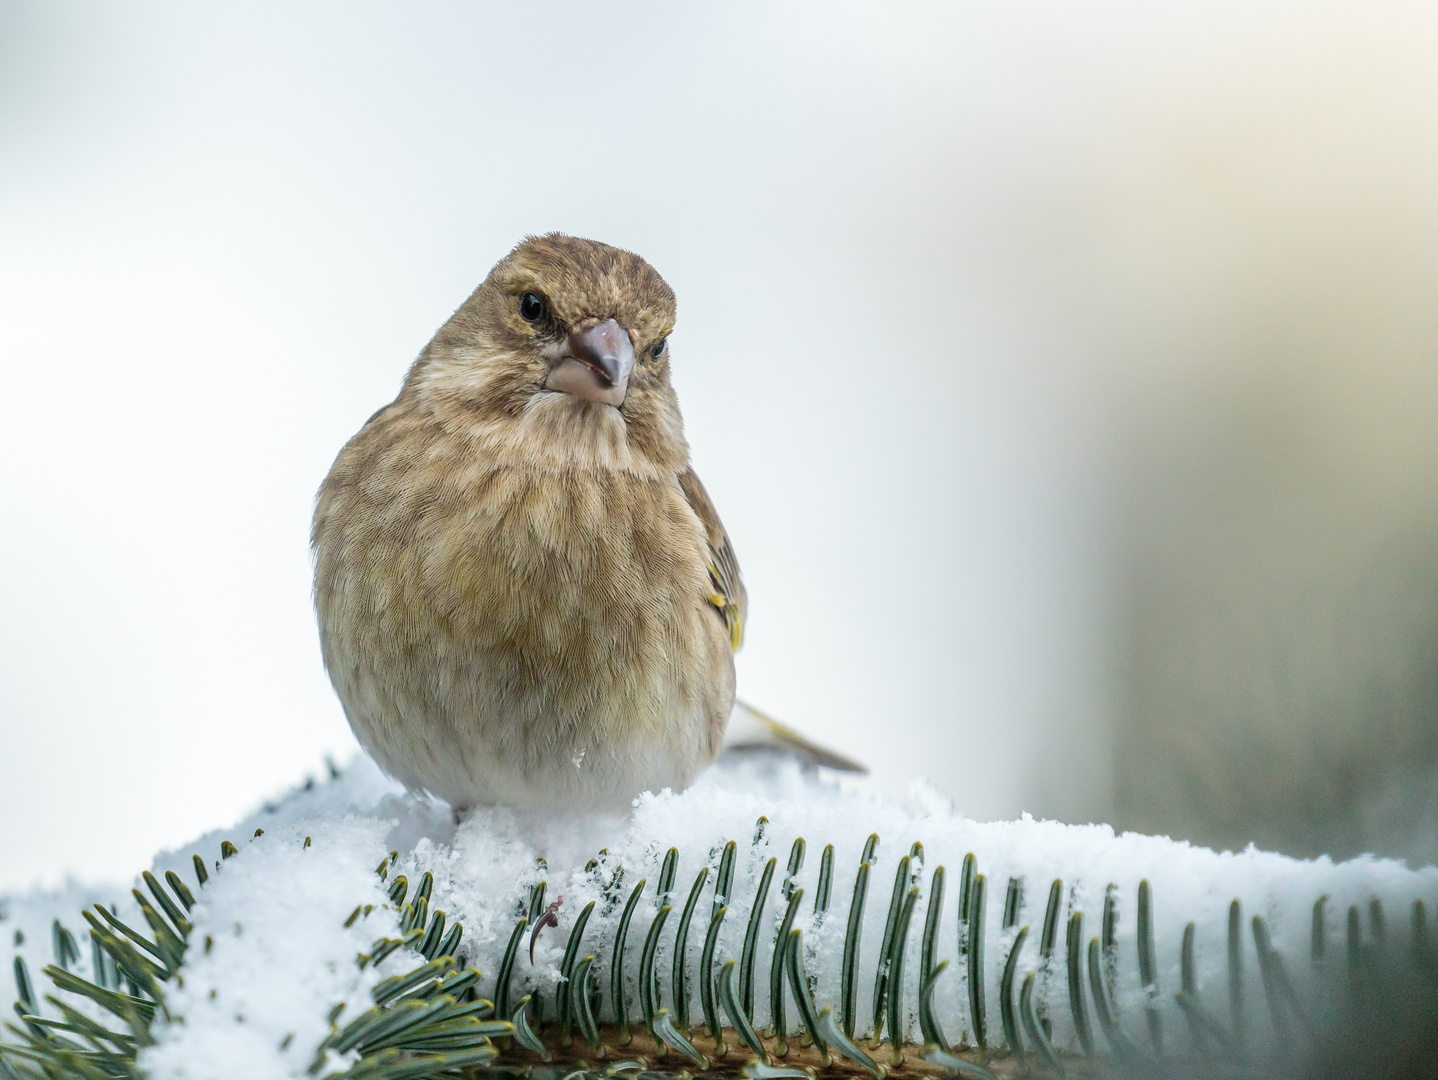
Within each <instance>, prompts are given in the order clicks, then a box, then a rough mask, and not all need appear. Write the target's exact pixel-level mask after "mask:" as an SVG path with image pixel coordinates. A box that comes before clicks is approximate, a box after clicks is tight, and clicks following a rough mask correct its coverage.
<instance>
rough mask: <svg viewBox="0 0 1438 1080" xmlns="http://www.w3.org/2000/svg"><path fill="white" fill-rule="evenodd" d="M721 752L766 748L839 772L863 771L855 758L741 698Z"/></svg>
mask: <svg viewBox="0 0 1438 1080" xmlns="http://www.w3.org/2000/svg"><path fill="white" fill-rule="evenodd" d="M724 749H725V751H726V752H727V751H741V752H742V751H753V750H767V751H771V752H775V753H780V754H787V755H789V756H791V757H795V758H798V759H799V760H800V761H801V762H803V763H804V764H806V765H822V766H824V767H825V768H826V769H838V770H840V771H842V772H852V773H867V772H868V771H869V770H868V768H866V767H865V766H863V765H861V764H860V763H859V762H857V761H852V760H850V759H849V758H846V757H844V756H843V755H842V754H836V753H835V752H834V751H832V750H829V749H827V748H826V747H823V746H820V745H818V744H817V743H814V742H810V741H809V740H808V739H806V738H805V737H804V736H803V735H800V734H799V733H798V732H797V731H795V730H794V729H793V728H789V727H785V726H784V725H783V724H781V723H779V721H777V720H775V719H774V718H773V717H772V716H769V715H768V714H766V713H762V712H760V711H759V710H758V709H756V708H754V706H752V705H746V704H745V703H744V702H742V701H735V702H734V712H733V714H732V715H731V716H730V717H729V727H728V730H726V731H725V733H724Z"/></svg>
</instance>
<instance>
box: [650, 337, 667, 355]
mask: <svg viewBox="0 0 1438 1080" xmlns="http://www.w3.org/2000/svg"><path fill="white" fill-rule="evenodd" d="M668 343H669V339H668V338H667V337H662V338H660V339H659V340H658V341H656V342H655V343H654V353H653V356H654V359H656V360H658V359H659V357H660V355H661V354H662V353H663V352H664V346H665V345H667V344H668Z"/></svg>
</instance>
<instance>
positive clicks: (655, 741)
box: [311, 233, 843, 812]
mask: <svg viewBox="0 0 1438 1080" xmlns="http://www.w3.org/2000/svg"><path fill="white" fill-rule="evenodd" d="M675 317H676V300H675V295H674V292H673V290H672V289H671V288H670V287H669V285H668V284H667V283H666V282H665V281H664V279H663V278H662V277H660V275H659V274H658V272H656V271H655V270H654V269H653V267H651V266H650V265H649V263H647V262H646V261H645V260H644V259H643V258H641V257H640V256H638V255H636V254H634V253H632V252H630V251H626V250H623V249H621V248H617V247H613V246H610V245H608V244H604V243H600V242H598V241H594V240H587V239H582V238H579V237H574V236H568V235H564V234H562V233H547V234H544V235H538V236H530V237H527V238H525V239H524V240H522V241H521V242H520V243H519V244H518V245H517V246H516V247H515V248H514V249H513V250H512V251H510V252H509V253H508V254H507V255H506V256H505V257H504V258H503V259H501V260H500V261H499V262H498V263H497V264H496V265H495V266H494V268H493V269H492V270H491V271H490V273H489V275H488V276H487V277H486V278H485V279H484V281H483V282H482V283H481V284H480V285H479V286H478V288H476V289H475V290H474V292H473V293H472V294H471V295H470V296H469V298H468V299H467V300H465V301H464V303H463V304H461V305H460V307H459V308H458V309H457V310H456V311H455V312H454V314H453V315H452V316H451V317H450V318H449V320H448V321H447V322H445V323H444V325H443V326H441V327H440V329H439V330H438V331H437V332H436V333H435V335H434V337H433V338H432V339H431V340H430V342H429V343H428V344H427V345H426V346H425V347H424V349H423V350H422V351H421V352H420V354H419V356H418V358H417V359H416V360H415V361H414V362H413V364H412V365H411V366H410V368H409V371H408V373H407V374H406V376H405V379H404V382H403V385H402V387H401V389H400V392H399V395H398V396H397V397H396V398H395V400H394V401H392V402H391V403H390V404H388V405H386V406H384V407H383V408H381V409H380V410H379V411H378V412H376V413H375V414H374V415H373V416H372V417H370V419H369V420H368V421H367V422H366V423H365V424H364V426H363V427H362V428H361V429H360V431H359V432H358V433H357V434H356V435H355V436H354V437H353V438H352V439H350V440H349V442H348V443H347V444H346V445H345V446H344V448H343V449H342V450H341V451H340V453H339V456H338V457H337V458H336V460H335V462H334V465H333V467H332V468H331V469H330V471H329V474H328V476H326V478H325V480H324V482H323V484H322V485H321V487H320V490H319V494H318V497H317V500H316V504H315V512H314V520H313V527H312V533H311V543H312V548H313V556H314V572H315V573H314V603H315V610H316V615H317V619H318V623H319V630H320V641H321V648H322V653H323V657H324V663H325V667H326V670H327V671H328V673H329V676H330V679H331V681H332V683H333V685H334V688H335V691H336V693H337V695H338V697H339V700H340V703H341V705H342V706H343V709H344V712H345V715H346V717H347V719H348V720H349V723H350V726H351V728H352V729H353V731H354V733H355V736H356V737H357V738H358V740H359V742H360V744H361V745H362V746H363V747H364V748H365V750H366V751H367V752H368V753H369V754H370V756H371V757H373V758H374V759H375V761H376V762H377V763H378V764H379V765H380V767H381V768H382V769H383V770H384V771H385V772H387V773H388V774H389V775H390V776H392V777H394V778H395V779H397V780H399V781H400V782H401V783H403V784H404V785H405V786H406V787H408V788H410V789H411V790H414V791H419V792H424V793H427V794H429V795H432V796H435V797H438V798H441V799H443V800H445V801H447V802H449V803H450V804H451V805H452V806H453V807H454V808H455V809H456V812H459V811H461V810H463V809H467V808H469V807H473V806H478V805H506V806H511V807H515V808H517V809H521V810H535V811H545V812H583V811H599V812H615V811H620V812H622V811H624V810H625V809H627V808H628V807H629V806H630V805H631V804H632V802H633V799H634V798H635V797H636V795H638V794H639V793H641V792H644V791H659V790H662V789H664V788H670V789H673V790H676V791H677V790H682V789H683V788H685V787H687V786H688V785H689V784H690V783H691V782H692V780H693V779H694V777H695V776H696V775H697V774H698V773H699V772H700V771H701V770H702V769H703V768H704V767H706V766H707V765H709V764H710V763H711V762H712V761H713V760H714V759H715V757H716V756H717V755H718V754H719V753H720V751H721V749H722V748H723V746H724V735H725V730H726V726H727V724H728V720H729V717H730V715H731V712H732V711H733V709H734V702H735V675H734V653H735V651H736V650H737V649H738V648H739V646H740V644H741V642H742V641H743V637H744V627H745V618H746V615H747V609H748V598H747V594H746V591H745V587H744V581H743V578H742V576H741V574H740V570H739V563H738V560H737V558H736V556H735V553H734V547H733V545H732V543H731V542H730V539H729V535H728V533H727V532H726V531H725V528H724V525H723V522H722V521H721V520H720V517H719V514H718V512H717V511H716V510H715V507H714V503H713V501H712V500H711V499H710V497H709V494H708V492H707V491H706V490H705V488H704V485H703V484H702V483H701V482H700V480H699V476H698V474H697V473H696V472H695V471H694V468H693V466H692V464H691V463H690V459H689V447H688V444H687V442H686V440H685V436H684V425H683V418H682V416H681V414H680V409H679V401H678V398H677V396H676V394H675V391H674V386H673V383H672V381H671V368H670V360H671V355H670V353H671V349H670V346H669V337H670V334H671V332H672V331H673V329H674V325H675ZM754 715H755V716H756V717H758V718H759V719H758V720H755V719H754V718H753V717H751V718H750V719H749V722H748V723H747V725H746V730H747V731H749V735H748V736H747V739H748V745H752V744H754V743H755V742H756V741H757V742H760V743H765V742H767V743H770V744H776V745H777V744H782V743H784V742H786V741H788V742H789V743H791V744H792V745H794V746H795V747H799V748H802V747H805V746H808V745H809V744H807V742H806V740H804V739H803V738H802V737H801V736H799V735H798V734H797V733H796V732H792V731H790V730H789V729H787V728H784V727H783V725H780V724H778V723H777V722H776V721H773V720H772V718H769V717H767V716H765V715H764V714H760V713H755V714H754ZM756 733H757V734H756ZM823 753H824V752H822V751H821V752H820V755H821V757H822V754H823ZM808 760H817V759H815V758H814V757H813V756H812V754H811V755H810V757H809V759H808ZM838 760H841V761H842V760H843V759H838Z"/></svg>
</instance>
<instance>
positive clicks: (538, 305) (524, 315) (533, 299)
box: [519, 292, 544, 322]
mask: <svg viewBox="0 0 1438 1080" xmlns="http://www.w3.org/2000/svg"><path fill="white" fill-rule="evenodd" d="M519 317H520V318H521V319H523V320H524V321H525V322H538V321H539V320H540V319H541V318H543V317H544V300H543V299H541V298H540V295H539V294H538V293H533V292H527V293H521V294H520V297H519Z"/></svg>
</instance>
